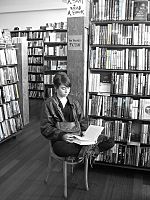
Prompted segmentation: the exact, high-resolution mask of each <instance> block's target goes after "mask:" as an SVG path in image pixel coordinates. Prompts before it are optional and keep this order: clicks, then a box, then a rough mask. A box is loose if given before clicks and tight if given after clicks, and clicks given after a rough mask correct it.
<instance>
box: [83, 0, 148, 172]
mask: <svg viewBox="0 0 150 200" xmlns="http://www.w3.org/2000/svg"><path fill="white" fill-rule="evenodd" d="M135 2H136V1H129V0H127V1H125V0H122V1H115V0H114V1H113V0H102V1H98V0H93V1H92V2H91V21H90V44H89V69H88V77H89V84H88V95H87V96H88V98H87V110H88V116H89V120H90V123H91V124H96V125H102V126H104V127H105V135H107V136H111V137H113V138H114V140H115V146H114V147H113V148H112V149H110V150H109V151H107V152H102V153H100V154H99V156H98V157H97V159H96V163H101V164H104V165H105V164H107V165H113V166H118V167H128V168H137V169H145V170H146V169H148V168H149V167H150V112H149V111H150V110H149V109H150V58H149V56H150V37H149V36H150V35H149V34H150V22H149V21H147V18H145V15H144V16H141V18H140V20H139V19H138V20H135V8H136V3H135ZM145 12H147V8H146V10H145ZM142 17H143V19H142Z"/></svg>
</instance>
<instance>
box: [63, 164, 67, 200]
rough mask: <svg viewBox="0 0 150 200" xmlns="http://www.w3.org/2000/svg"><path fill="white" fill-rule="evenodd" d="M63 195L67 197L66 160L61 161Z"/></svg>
mask: <svg viewBox="0 0 150 200" xmlns="http://www.w3.org/2000/svg"><path fill="white" fill-rule="evenodd" d="M63 175H64V197H65V198H67V162H66V161H63Z"/></svg>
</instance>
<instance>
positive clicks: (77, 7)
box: [67, 0, 86, 17]
mask: <svg viewBox="0 0 150 200" xmlns="http://www.w3.org/2000/svg"><path fill="white" fill-rule="evenodd" d="M85 12H86V9H85V0H67V17H84V16H85Z"/></svg>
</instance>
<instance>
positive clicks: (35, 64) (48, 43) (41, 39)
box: [11, 22, 67, 99]
mask: <svg viewBox="0 0 150 200" xmlns="http://www.w3.org/2000/svg"><path fill="white" fill-rule="evenodd" d="M11 35H12V37H22V36H26V37H27V41H28V69H29V71H28V80H29V97H30V98H42V99H43V98H45V94H46V96H47V95H48V94H49V93H51V92H52V87H51V86H50V87H49V82H48V81H47V80H48V78H50V77H49V76H52V75H53V74H54V70H55V72H56V71H58V70H61V68H62V69H64V68H65V66H66V60H67V57H66V56H67V55H66V52H67V51H66V45H67V41H66V40H67V24H66V23H65V22H59V23H50V24H47V25H46V26H44V27H41V29H39V30H32V29H31V30H20V31H19V30H15V31H11ZM52 51H53V52H52ZM65 51H66V52H65ZM64 53H65V54H64ZM64 65H65V66H64ZM46 66H47V67H46ZM54 66H55V67H54ZM45 67H46V70H45ZM50 70H52V73H51V74H50ZM65 70H66V68H65ZM45 80H46V82H45Z"/></svg>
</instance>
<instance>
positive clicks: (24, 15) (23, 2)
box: [0, 0, 67, 30]
mask: <svg viewBox="0 0 150 200" xmlns="http://www.w3.org/2000/svg"><path fill="white" fill-rule="evenodd" d="M66 7H67V4H66V3H64V2H63V0H55V1H53V0H49V1H43V0H32V1H31V0H13V1H12V0H0V28H1V29H4V28H8V29H10V30H13V28H14V27H16V26H17V27H19V28H20V29H25V28H26V27H30V26H32V27H33V29H39V27H40V26H41V25H45V24H46V23H49V22H60V21H67V9H66Z"/></svg>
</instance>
